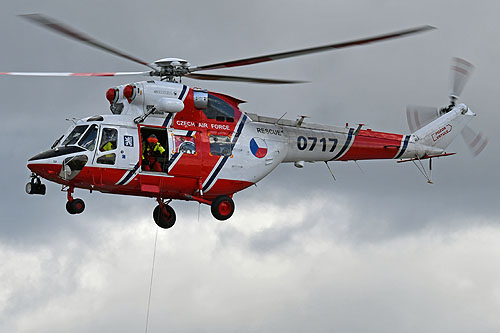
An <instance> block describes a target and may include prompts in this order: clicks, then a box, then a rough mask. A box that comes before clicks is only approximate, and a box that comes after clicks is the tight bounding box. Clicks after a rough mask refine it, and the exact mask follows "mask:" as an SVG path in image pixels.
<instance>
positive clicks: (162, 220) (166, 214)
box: [153, 199, 176, 229]
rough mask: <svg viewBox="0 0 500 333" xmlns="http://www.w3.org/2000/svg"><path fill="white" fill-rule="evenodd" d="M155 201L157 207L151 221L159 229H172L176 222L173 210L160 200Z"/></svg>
mask: <svg viewBox="0 0 500 333" xmlns="http://www.w3.org/2000/svg"><path fill="white" fill-rule="evenodd" d="M157 201H158V206H156V207H155V209H154V210H153V220H154V221H155V223H156V225H158V226H159V227H160V228H163V229H169V228H172V227H173V226H174V224H175V220H176V216H175V211H174V209H173V208H172V207H170V206H169V205H168V204H167V203H165V202H163V200H161V199H157Z"/></svg>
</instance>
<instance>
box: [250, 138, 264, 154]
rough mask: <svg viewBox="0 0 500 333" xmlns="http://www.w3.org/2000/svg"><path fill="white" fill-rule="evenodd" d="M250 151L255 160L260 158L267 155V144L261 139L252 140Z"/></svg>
mask: <svg viewBox="0 0 500 333" xmlns="http://www.w3.org/2000/svg"><path fill="white" fill-rule="evenodd" d="M250 150H251V151H252V154H254V156H255V157H257V158H262V157H264V156H266V154H267V144H266V142H265V141H264V140H262V139H261V138H253V139H252V140H250Z"/></svg>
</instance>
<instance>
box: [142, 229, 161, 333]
mask: <svg viewBox="0 0 500 333" xmlns="http://www.w3.org/2000/svg"><path fill="white" fill-rule="evenodd" d="M158 229H160V227H156V234H155V246H154V250H153V264H152V265H151V280H150V281H149V297H148V310H147V312H146V330H145V332H146V333H148V324H149V306H150V304H151V290H152V289H153V274H154V271H155V258H156V241H157V240H158Z"/></svg>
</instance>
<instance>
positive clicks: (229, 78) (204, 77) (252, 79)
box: [186, 74, 307, 84]
mask: <svg viewBox="0 0 500 333" xmlns="http://www.w3.org/2000/svg"><path fill="white" fill-rule="evenodd" d="M186 77H188V78H190V79H197V80H211V81H234V82H249V83H264V84H294V83H307V81H290V80H278V79H266V78H256V77H244V76H230V75H215V74H186Z"/></svg>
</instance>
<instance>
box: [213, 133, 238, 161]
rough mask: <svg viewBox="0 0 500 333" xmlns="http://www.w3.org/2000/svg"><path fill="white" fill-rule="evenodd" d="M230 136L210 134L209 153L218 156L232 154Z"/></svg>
mask: <svg viewBox="0 0 500 333" xmlns="http://www.w3.org/2000/svg"><path fill="white" fill-rule="evenodd" d="M232 150H233V149H232V145H231V138H230V137H229V136H225V135H210V154H212V155H218V156H231V155H232V153H233V152H232Z"/></svg>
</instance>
